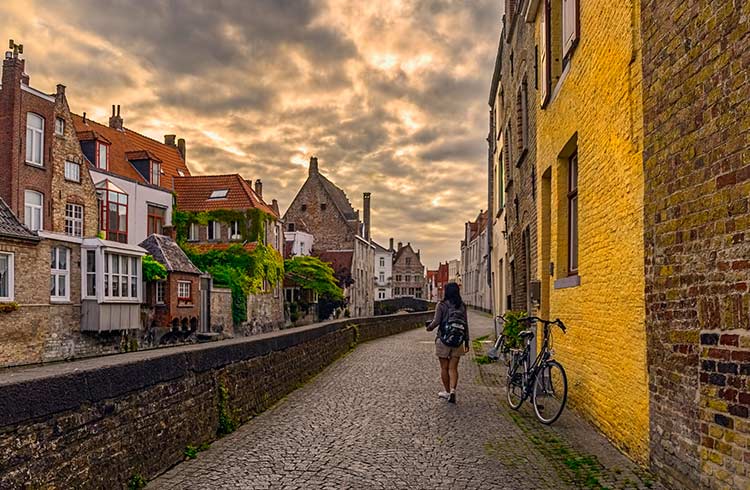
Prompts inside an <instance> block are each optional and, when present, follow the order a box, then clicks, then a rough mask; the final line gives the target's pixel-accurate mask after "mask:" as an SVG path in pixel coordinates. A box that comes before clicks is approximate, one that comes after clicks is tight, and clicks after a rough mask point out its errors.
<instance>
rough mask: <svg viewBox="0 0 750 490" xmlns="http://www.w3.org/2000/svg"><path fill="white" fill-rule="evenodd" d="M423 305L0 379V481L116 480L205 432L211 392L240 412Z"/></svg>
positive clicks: (401, 323) (171, 459)
mask: <svg viewBox="0 0 750 490" xmlns="http://www.w3.org/2000/svg"><path fill="white" fill-rule="evenodd" d="M431 316H432V312H427V313H418V314H409V315H393V316H387V317H377V318H359V319H352V320H345V321H335V322H327V323H322V324H316V325H311V326H307V327H299V328H295V329H289V330H285V331H283V332H274V333H270V334H263V335H258V336H255V337H252V338H243V339H234V340H227V341H224V342H220V343H211V344H203V345H196V346H188V347H176V348H172V349H159V350H154V351H149V352H137V353H131V354H125V355H122V356H118V357H115V358H106V359H89V360H85V361H78V362H75V363H70V364H60V365H57V366H55V367H44V368H34V369H27V370H23V371H16V372H14V373H12V374H11V375H8V376H4V377H3V378H2V379H0V468H2V469H3V471H2V472H0V488H26V487H31V488H37V487H44V488H47V487H50V488H84V489H85V488H118V487H121V486H124V485H125V484H126V482H127V481H128V480H129V479H130V478H131V477H132V476H133V475H142V476H143V477H145V478H153V477H154V476H156V475H158V474H159V473H161V472H162V471H164V470H166V469H168V468H169V467H171V466H172V465H174V464H176V463H178V462H180V461H181V460H182V459H183V451H184V449H185V447H186V446H187V445H199V444H201V443H203V442H210V441H212V440H214V439H216V437H217V428H218V414H219V409H218V406H219V392H220V389H221V388H222V387H223V388H226V389H227V390H228V401H227V405H228V410H229V412H230V413H235V414H236V416H237V418H238V419H239V420H240V421H242V422H244V421H247V420H249V419H250V418H252V417H253V416H255V415H256V414H257V413H259V412H261V411H263V410H265V409H266V408H268V407H270V406H271V405H272V404H273V403H275V402H276V401H278V400H279V399H280V398H282V397H283V396H284V395H285V394H287V393H289V392H290V391H292V390H294V389H295V388H296V387H297V386H299V384H300V383H303V382H305V381H306V380H308V379H309V378H310V377H311V376H313V375H315V374H316V373H318V372H320V371H321V370H322V369H323V368H324V367H325V366H327V365H328V364H330V363H331V362H332V361H334V360H335V359H336V358H338V357H339V356H341V355H342V354H344V353H345V352H347V351H348V350H349V349H350V348H352V347H353V346H354V345H356V343H357V342H362V341H366V340H370V339H374V338H378V337H382V336H385V335H391V334H394V333H398V332H402V331H405V330H408V329H411V328H416V327H421V326H423V325H424V321H425V320H428V319H430V318H431Z"/></svg>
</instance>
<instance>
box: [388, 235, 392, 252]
mask: <svg viewBox="0 0 750 490" xmlns="http://www.w3.org/2000/svg"><path fill="white" fill-rule="evenodd" d="M388 250H390V251H393V238H391V245H390V246H389V247H388Z"/></svg>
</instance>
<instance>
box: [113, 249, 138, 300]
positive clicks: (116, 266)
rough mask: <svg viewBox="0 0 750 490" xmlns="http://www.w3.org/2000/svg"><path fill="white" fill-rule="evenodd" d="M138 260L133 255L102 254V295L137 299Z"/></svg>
mask: <svg viewBox="0 0 750 490" xmlns="http://www.w3.org/2000/svg"><path fill="white" fill-rule="evenodd" d="M138 262H139V259H137V258H135V257H128V256H125V255H118V254H113V253H105V254H104V297H105V298H107V299H134V300H137V299H138Z"/></svg>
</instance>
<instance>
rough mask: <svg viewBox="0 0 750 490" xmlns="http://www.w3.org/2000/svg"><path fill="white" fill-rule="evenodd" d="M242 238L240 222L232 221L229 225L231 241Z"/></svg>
mask: <svg viewBox="0 0 750 490" xmlns="http://www.w3.org/2000/svg"><path fill="white" fill-rule="evenodd" d="M240 238H242V235H241V234H240V222H239V221H232V222H231V223H230V224H229V239H230V240H239V239H240Z"/></svg>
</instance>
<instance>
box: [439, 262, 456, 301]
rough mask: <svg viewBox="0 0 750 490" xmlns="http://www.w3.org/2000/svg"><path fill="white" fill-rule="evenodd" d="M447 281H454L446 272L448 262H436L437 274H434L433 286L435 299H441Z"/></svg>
mask: <svg viewBox="0 0 750 490" xmlns="http://www.w3.org/2000/svg"><path fill="white" fill-rule="evenodd" d="M449 282H455V281H454V280H453V279H451V278H450V275H449V273H448V262H446V263H444V264H443V263H442V262H441V263H440V264H438V268H437V274H436V275H435V287H436V290H437V291H436V294H437V300H438V301H442V300H443V297H444V296H445V285H446V284H448V283H449Z"/></svg>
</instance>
